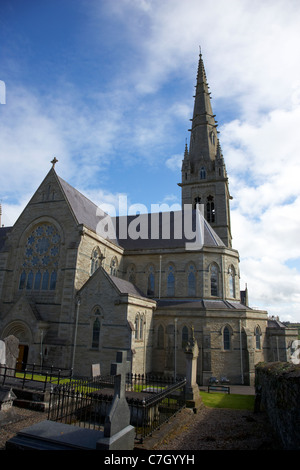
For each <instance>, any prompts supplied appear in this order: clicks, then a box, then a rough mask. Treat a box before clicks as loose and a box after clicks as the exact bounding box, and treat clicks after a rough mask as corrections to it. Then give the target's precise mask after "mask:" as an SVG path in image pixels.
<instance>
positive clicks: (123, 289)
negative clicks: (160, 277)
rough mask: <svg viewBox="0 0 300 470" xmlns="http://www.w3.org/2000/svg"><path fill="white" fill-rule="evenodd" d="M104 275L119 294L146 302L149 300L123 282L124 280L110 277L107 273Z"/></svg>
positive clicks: (126, 282)
mask: <svg viewBox="0 0 300 470" xmlns="http://www.w3.org/2000/svg"><path fill="white" fill-rule="evenodd" d="M106 275H107V276H108V277H109V278H110V280H111V281H112V282H113V283H114V285H115V286H116V288H117V289H118V291H119V292H120V293H121V294H129V295H134V296H135V297H141V298H144V299H146V300H151V299H149V298H148V297H146V296H145V295H144V294H143V292H142V291H141V290H140V289H138V288H137V287H136V286H135V285H134V284H132V283H131V282H129V281H125V280H124V279H120V278H119V277H116V276H112V275H110V274H108V273H106Z"/></svg>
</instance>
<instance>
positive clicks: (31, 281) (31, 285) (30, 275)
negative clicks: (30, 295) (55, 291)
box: [26, 271, 33, 290]
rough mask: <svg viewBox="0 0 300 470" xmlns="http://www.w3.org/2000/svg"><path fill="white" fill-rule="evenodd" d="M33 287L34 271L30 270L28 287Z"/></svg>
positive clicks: (28, 288)
mask: <svg viewBox="0 0 300 470" xmlns="http://www.w3.org/2000/svg"><path fill="white" fill-rule="evenodd" d="M32 287H33V272H32V271H30V272H29V274H28V277H27V284H26V289H27V290H31V289H32Z"/></svg>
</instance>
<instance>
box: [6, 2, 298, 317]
mask: <svg viewBox="0 0 300 470" xmlns="http://www.w3.org/2000/svg"><path fill="white" fill-rule="evenodd" d="M299 43H300V3H299V1H298V0H282V1H281V0H264V1H263V2H262V1H261V0H251V1H248V0H215V1H214V2H207V1H204V0H185V2H182V1H181V0H89V1H86V0H85V1H82V0H60V1H58V0H14V1H11V0H2V1H1V4H0V64H1V68H0V80H2V82H4V83H5V85H6V96H5V98H6V100H5V104H0V120H1V126H0V161H1V171H0V200H1V204H2V210H3V215H2V223H3V224H4V225H11V224H13V223H14V222H15V220H16V218H17V217H18V215H19V214H20V212H21V210H22V209H23V208H24V206H25V204H26V203H27V202H28V200H29V199H30V197H31V196H32V194H33V193H34V191H35V190H36V189H37V187H38V186H39V184H40V182H41V181H42V179H43V178H44V177H45V175H46V174H47V172H48V171H49V169H50V166H51V164H50V161H51V160H52V158H53V157H54V156H55V157H56V158H57V159H58V160H59V162H58V164H57V165H56V170H57V172H58V174H59V175H60V176H61V177H62V178H64V179H65V180H66V181H68V182H69V183H70V184H72V185H74V186H75V187H76V188H77V189H79V190H81V191H82V192H83V193H84V194H86V195H87V196H88V197H90V198H91V199H92V200H93V201H94V202H96V203H97V204H103V203H104V204H105V203H106V204H111V203H117V201H118V195H119V194H122V195H126V196H127V198H128V204H129V205H130V204H135V203H139V204H144V205H145V206H146V207H147V208H148V209H149V210H150V209H151V204H157V203H163V202H165V203H167V204H169V205H172V204H179V203H180V188H179V187H178V186H177V183H178V182H179V181H180V166H181V160H182V157H183V152H184V147H185V141H186V139H188V142H189V132H188V129H189V125H190V122H189V119H190V118H191V117H192V112H193V94H194V85H195V83H196V72H197V64H198V55H199V45H201V48H202V53H203V59H204V62H205V68H206V73H207V77H208V81H209V84H210V90H211V93H212V106H213V110H214V113H215V114H216V119H217V120H218V123H219V128H218V129H219V132H220V142H221V146H222V150H223V154H224V158H225V161H226V166H227V171H228V174H229V178H230V191H231V194H232V196H233V198H234V199H233V201H232V204H231V208H232V231H233V245H234V247H235V248H236V249H238V250H239V252H240V257H241V288H244V285H245V283H247V285H248V288H249V296H250V303H251V305H252V306H256V307H260V308H265V309H267V310H268V312H269V314H270V315H279V316H280V319H282V320H290V321H300V290H299V286H300V262H299V260H300V245H299V229H300V217H299V213H300V184H299V177H298V174H299V172H300V159H299V145H298V142H299V137H298V135H299V125H300V78H299V77H300V60H299V59H300V57H299V55H300V52H299Z"/></svg>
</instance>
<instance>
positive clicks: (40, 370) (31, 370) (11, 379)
mask: <svg viewBox="0 0 300 470" xmlns="http://www.w3.org/2000/svg"><path fill="white" fill-rule="evenodd" d="M71 377H72V369H63V368H59V367H55V366H48V367H43V366H40V365H39V364H28V363H27V364H26V365H23V364H22V363H18V362H17V364H16V367H15V368H12V367H7V366H6V365H1V366H0V385H13V386H16V387H18V388H22V389H24V388H35V389H39V390H41V391H46V389H47V388H49V387H50V386H51V384H60V383H61V382H62V381H64V380H68V381H69V380H71Z"/></svg>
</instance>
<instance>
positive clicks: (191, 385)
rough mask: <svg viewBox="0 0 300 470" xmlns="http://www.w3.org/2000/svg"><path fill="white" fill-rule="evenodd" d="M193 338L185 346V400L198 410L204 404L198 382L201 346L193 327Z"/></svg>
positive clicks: (187, 404) (188, 404)
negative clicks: (198, 361) (199, 346)
mask: <svg viewBox="0 0 300 470" xmlns="http://www.w3.org/2000/svg"><path fill="white" fill-rule="evenodd" d="M192 332H193V334H192V338H191V339H190V340H189V341H188V343H187V346H186V348H185V356H186V386H185V400H186V406H187V407H188V408H193V409H194V411H195V412H196V411H197V408H200V407H201V406H202V405H203V404H202V399H201V397H200V393H199V387H198V384H197V359H198V355H199V348H198V344H197V341H196V339H195V336H194V329H192Z"/></svg>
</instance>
